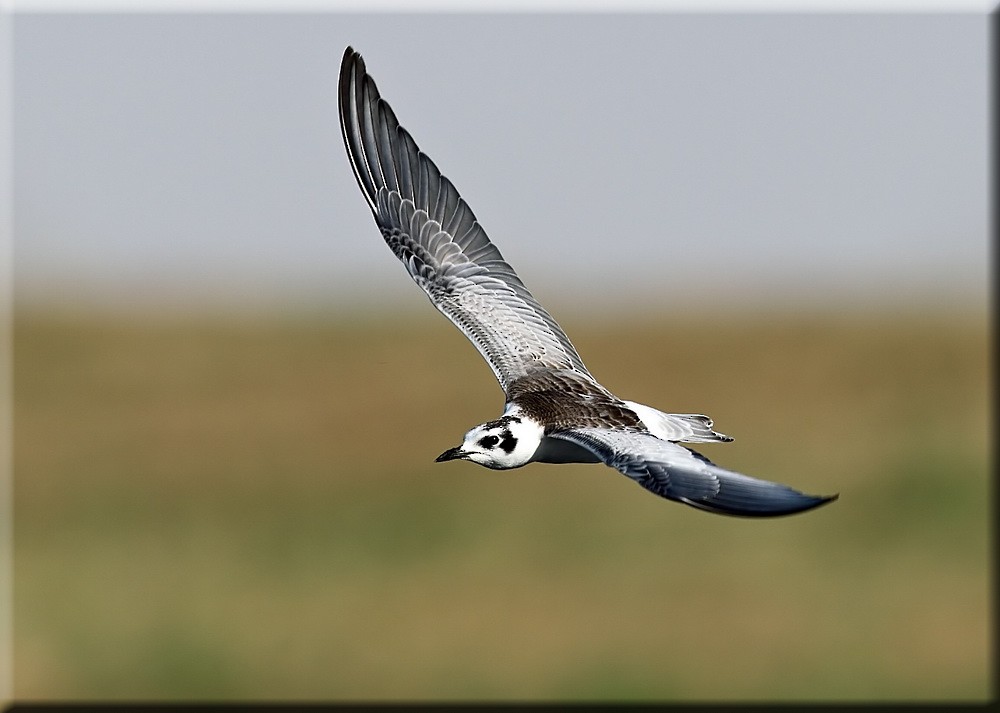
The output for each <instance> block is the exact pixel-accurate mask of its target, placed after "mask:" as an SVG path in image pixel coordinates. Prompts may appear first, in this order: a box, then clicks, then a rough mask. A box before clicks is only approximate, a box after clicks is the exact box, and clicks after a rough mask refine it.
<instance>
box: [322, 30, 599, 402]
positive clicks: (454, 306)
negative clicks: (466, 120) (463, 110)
mask: <svg viewBox="0 0 1000 713" xmlns="http://www.w3.org/2000/svg"><path fill="white" fill-rule="evenodd" d="M340 126H341V130H342V131H343V134H344V144H345V146H346V147H347V155H348V156H349V157H350V159H351V166H352V167H353V169H354V175H355V177H356V178H357V180H358V185H359V186H360V187H361V192H362V193H364V196H365V199H366V200H367V201H368V206H369V207H370V208H371V210H372V213H373V214H374V216H375V222H376V223H378V226H379V228H381V229H382V236H383V237H384V238H385V241H386V243H388V245H389V247H390V248H392V251H393V252H394V253H395V254H396V257H398V258H399V259H400V260H402V262H403V264H404V265H405V266H406V269H407V271H409V273H410V277H412V278H413V280H414V281H415V282H416V283H417V284H418V285H420V287H421V288H422V289H423V290H424V291H425V292H426V293H427V295H428V296H429V297H430V299H431V302H432V303H433V304H434V306H435V307H437V308H438V309H439V310H440V311H441V312H443V313H444V314H445V315H446V316H447V317H448V318H449V319H451V321H452V322H454V323H455V325H456V326H457V327H458V328H459V329H461V330H462V332H463V333H464V334H465V336H467V337H468V338H469V339H470V340H471V341H472V343H473V344H475V345H476V348H477V349H479V351H480V353H481V354H482V355H483V357H485V359H486V361H487V362H488V363H489V365H490V367H491V368H492V369H493V372H494V373H495V374H496V376H497V379H498V380H499V381H500V385H501V386H502V387H503V388H504V390H505V391H506V390H507V387H508V385H509V384H510V383H511V382H512V381H513V380H515V379H516V378H518V377H520V376H524V375H526V374H527V373H528V372H529V371H532V370H533V369H536V368H539V367H548V368H553V369H572V370H574V371H577V372H579V373H582V374H584V375H586V376H588V377H590V374H589V372H588V371H587V369H586V367H585V366H584V365H583V361H582V360H581V359H580V356H579V354H577V353H576V349H574V348H573V345H572V344H571V343H570V341H569V338H568V337H567V336H566V334H565V333H564V332H563V331H562V329H561V328H560V327H559V325H558V324H556V321H555V320H554V319H552V317H551V316H549V314H548V312H546V311H545V310H544V309H543V308H542V306H541V305H539V304H538V302H536V301H535V299H534V298H533V297H532V296H531V293H530V292H528V290H527V288H525V286H524V284H523V283H522V282H521V280H520V279H519V278H518V276H517V275H516V274H515V273H514V270H513V268H511V266H510V265H508V264H507V263H506V262H505V261H504V259H503V256H502V255H501V254H500V251H499V250H497V249H496V247H494V245H493V244H492V243H491V242H490V240H489V238H488V237H486V233H485V232H484V231H483V229H482V227H481V226H480V225H479V223H478V222H477V221H476V217H475V216H474V215H473V214H472V211H471V210H470V209H469V206H468V205H466V203H465V201H464V200H463V199H462V197H461V196H459V195H458V191H456V190H455V187H454V186H453V185H452V184H451V181H449V180H448V179H447V178H445V177H444V176H442V175H441V173H440V171H438V169H437V167H436V166H435V165H434V162H433V161H431V160H430V159H429V158H428V157H427V156H426V155H425V154H424V153H422V152H421V151H420V150H419V149H418V148H417V145H416V144H415V143H414V141H413V139H412V138H411V137H410V134H409V133H408V132H407V131H406V130H405V129H404V128H402V127H401V126H400V125H399V123H398V122H397V121H396V117H395V115H394V114H393V112H392V109H391V108H390V107H389V105H388V104H387V103H386V101H385V100H384V99H382V98H381V97H380V96H379V93H378V89H377V88H376V87H375V82H374V81H373V80H372V78H371V76H369V75H368V73H367V72H366V71H365V63H364V60H363V59H362V58H361V55H359V54H358V53H357V52H355V51H354V50H353V49H351V48H350V47H348V48H347V51H346V52H345V53H344V60H343V64H342V65H341V69H340ZM591 378H592V377H591Z"/></svg>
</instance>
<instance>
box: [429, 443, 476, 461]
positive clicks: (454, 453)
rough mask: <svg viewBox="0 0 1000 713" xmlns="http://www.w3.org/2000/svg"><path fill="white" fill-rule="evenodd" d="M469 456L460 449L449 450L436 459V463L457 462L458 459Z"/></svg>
mask: <svg viewBox="0 0 1000 713" xmlns="http://www.w3.org/2000/svg"><path fill="white" fill-rule="evenodd" d="M467 455H469V454H468V453H466V452H465V451H463V450H462V449H461V448H460V447H456V448H449V449H448V450H446V451H445V452H444V453H442V454H441V455H439V456H438V457H437V458H435V459H434V462H435V463H443V462H444V461H446V460H456V459H458V458H465V456H467Z"/></svg>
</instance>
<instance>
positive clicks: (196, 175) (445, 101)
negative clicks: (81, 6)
mask: <svg viewBox="0 0 1000 713" xmlns="http://www.w3.org/2000/svg"><path fill="white" fill-rule="evenodd" d="M347 44H351V45H353V46H354V47H355V48H357V49H358V50H359V51H361V52H362V54H363V55H364V56H365V58H366V60H367V63H368V67H369V70H370V71H371V73H372V74H373V76H374V77H375V79H376V81H377V82H378V84H379V87H380V90H381V91H382V94H383V96H385V97H386V98H387V99H388V101H389V102H390V103H391V105H392V106H393V108H394V110H395V112H396V114H397V116H398V117H399V120H400V122H401V123H402V124H403V125H404V126H405V127H406V128H407V129H409V130H410V132H411V133H412V134H413V136H414V138H415V139H416V141H417V143H418V145H419V146H420V147H421V148H422V149H423V150H425V151H426V152H427V153H428V154H429V155H430V156H431V157H432V158H433V159H434V160H435V162H436V163H437V164H438V166H439V167H440V168H441V170H442V172H443V173H444V174H445V175H447V176H448V177H449V178H451V179H452V180H453V182H454V183H455V184H456V186H457V187H458V189H459V190H460V191H461V192H462V194H463V196H464V197H465V198H466V200H467V201H468V202H469V204H470V205H471V207H472V208H473V210H474V211H475V212H476V215H477V216H478V218H479V219H480V221H481V222H482V223H483V225H484V227H485V228H486V230H487V232H488V233H489V235H490V236H491V237H492V238H493V240H494V241H495V242H497V244H498V245H499V247H500V249H501V251H502V252H503V253H504V255H505V257H507V259H508V260H509V261H510V262H511V263H512V264H513V265H514V267H515V268H516V269H517V270H518V272H519V273H520V274H521V276H522V278H523V279H524V280H525V282H526V284H527V285H528V287H529V288H530V289H532V291H533V292H534V293H535V294H536V296H538V297H539V298H541V299H542V300H543V301H544V302H546V303H556V302H559V301H562V302H564V303H566V302H569V301H571V300H573V299H576V300H580V301H582V304H584V305H588V306H592V305H597V304H604V303H607V304H611V305H614V304H621V303H622V302H623V301H625V300H629V299H633V300H635V299H638V300H642V301H644V302H646V303H649V304H656V303H659V302H663V303H664V304H670V303H668V302H667V300H672V301H673V302H672V303H673V304H676V305H678V306H679V307H680V308H686V309H690V308H694V307H696V306H697V304H698V303H699V301H700V300H702V299H707V300H708V301H709V302H712V303H714V304H715V305H720V306H723V307H725V306H739V305H744V304H747V303H753V302H758V301H768V300H772V299H775V298H776V297H781V298H787V299H790V300H792V301H793V302H796V303H803V304H805V303H826V302H840V301H843V300H857V299H859V298H863V299H875V300H881V301H885V302H887V303H893V304H896V303H906V302H907V301H909V300H911V299H914V298H920V299H924V300H927V299H930V300H932V301H934V300H938V301H941V302H944V303H949V302H956V301H958V302H961V301H966V300H968V299H970V298H971V299H973V300H979V301H980V302H984V301H985V295H986V291H987V284H988V269H989V267H988V264H987V263H988V259H987V257H988V237H987V233H988V230H987V225H988V214H987V176H988V168H987V166H988V164H987V153H988V152H987V101H988V97H987V81H988V78H987V18H986V17H985V16H983V15H973V14H968V15H940V14H913V15H905V14H891V15H865V14H857V15H817V14H805V15H783V14H755V15H733V14H712V15H696V14H645V15H572V14H562V15H513V14H508V15H483V14H477V15H455V14H451V15H444V14H440V15H433V14H432V15H427V14H425V15H400V14H387V15H359V14H314V15H307V14H294V15H281V14H274V13H271V14H262V15H249V14H226V15H205V14H190V15H187V14H169V15H125V14H104V15H91V16H85V15H58V14H55V15H23V14H20V15H17V16H16V18H15V23H14V53H13V54H14V67H13V78H14V94H13V111H14V209H15V213H14V228H15V243H14V249H15V252H14V268H15V288H16V294H17V295H18V297H19V298H20V299H23V300H25V301H30V300H33V299H43V298H44V299H48V300H55V301H59V302H64V303H77V302H80V301H87V300H103V301H108V302H119V303H133V302H134V303H137V304H138V303H142V304H145V303H146V302H149V301H157V300H166V301H168V302H169V301H180V302H184V301H190V302H192V303H205V304H229V305H234V304H235V305H238V304H256V303H260V302H268V301H270V300H278V301H287V300H292V301H305V302H315V303H318V304H325V305H331V304H345V305H348V306H352V307H353V306H362V305H368V304H386V303H388V304H397V302H396V300H400V299H402V300H409V302H408V303H407V304H408V305H417V306H419V307H421V308H422V307H423V305H422V304H421V303H420V300H421V299H422V298H421V297H420V295H419V293H418V292H417V290H416V288H415V287H413V286H412V285H411V284H410V283H409V281H408V279H407V278H406V275H405V272H404V271H403V269H402V267H401V266H400V265H399V264H397V263H396V262H395V259H394V258H393V257H392V255H391V253H390V252H389V251H388V250H387V248H386V247H385V245H384V244H383V243H382V241H381V239H380V237H379V234H378V231H377V229H376V228H375V225H374V223H373V221H372V220H371V216H370V214H369V213H368V212H367V209H366V207H365V204H364V201H363V199H362V197H361V194H360V193H359V191H358V189H357V188H356V186H355V185H354V179H353V177H352V175H351V172H350V168H349V166H348V163H347V160H346V157H345V154H344V150H343V146H342V144H341V138H340V135H339V127H338V125H337V116H336V93H335V89H336V86H335V85H336V80H337V71H338V68H339V62H340V57H341V54H342V53H343V49H344V47H345V46H346V45H347Z"/></svg>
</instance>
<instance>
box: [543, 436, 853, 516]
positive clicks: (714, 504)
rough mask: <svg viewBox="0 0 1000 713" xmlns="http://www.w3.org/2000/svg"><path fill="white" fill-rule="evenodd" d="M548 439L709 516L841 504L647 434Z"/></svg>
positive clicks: (788, 511)
mask: <svg viewBox="0 0 1000 713" xmlns="http://www.w3.org/2000/svg"><path fill="white" fill-rule="evenodd" d="M547 435H548V436H549V437H550V438H560V439H563V440H566V441H570V442H572V443H575V444H577V445H579V446H583V447H584V448H586V449H587V450H589V451H591V452H592V453H593V454H594V455H596V456H597V457H598V458H600V459H601V460H602V461H604V463H605V464H607V465H609V466H611V467H612V468H615V469H617V470H619V471H621V472H622V473H624V474H625V475H627V476H628V477H630V478H632V479H633V480H634V481H636V482H637V483H639V485H641V486H642V487H644V488H646V489H647V490H649V491H651V492H653V493H656V494H657V495H659V496H661V497H664V498H669V499H670V500H676V501H678V502H682V503H686V504H688V505H691V506H693V507H696V508H700V509H702V510H708V511H709V512H715V513H722V514H725V515H744V516H747V517H767V516H774V515H791V514H792V513H797V512H802V511H803V510H809V509H811V508H814V507H817V506H819V505H822V504H824V503H828V502H830V501H831V500H836V498H837V496H836V495H833V496H830V497H818V496H814V495H805V494H804V493H800V492H799V491H797V490H793V489H792V488H789V487H788V486H787V485H781V484H780V483H772V482H769V481H766V480H758V479H757V478H751V477H749V476H746V475H742V474H741V473H734V472H733V471H731V470H725V469H724V468H720V467H719V466H717V465H715V464H714V463H712V462H711V461H710V460H708V459H707V458H705V457H704V456H702V455H701V454H699V453H695V452H694V451H692V450H691V449H689V448H685V447H684V446H680V445H677V444H676V443H670V442H669V441H663V440H660V439H659V438H657V437H656V436H653V435H650V434H648V433H638V432H634V431H621V430H610V429H603V428H577V429H573V430H566V431H556V432H552V433H549V434H547Z"/></svg>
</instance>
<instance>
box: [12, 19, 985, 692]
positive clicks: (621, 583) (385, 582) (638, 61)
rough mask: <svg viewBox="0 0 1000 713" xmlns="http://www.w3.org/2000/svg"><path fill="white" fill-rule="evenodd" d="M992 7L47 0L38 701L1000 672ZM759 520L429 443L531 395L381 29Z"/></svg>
mask: <svg viewBox="0 0 1000 713" xmlns="http://www.w3.org/2000/svg"><path fill="white" fill-rule="evenodd" d="M987 40H988V32H987V20H986V17H985V16H983V15H975V14H954V15H947V14H870V15H866V14H852V15H848V14H844V15H829V14H822V15H821V14H798V15H791V14H778V13H767V14H753V15H736V14H724V13H719V14H707V15H698V14H633V15H610V14H606V15H585V14H555V15H516V14H496V15H488V14H480V15H461V14H421V15H402V14H391V13H389V14H370V15H366V14H333V13H327V14H280V13H267V14H223V15H209V14H204V15H203V14H176V13H175V14H143V15H128V14H115V13H104V14H93V15H85V14H76V15H70V14H24V13H21V14H18V15H17V16H16V17H15V19H14V23H13V52H12V55H13V69H12V81H13V96H12V106H13V119H14V137H15V143H14V172H13V182H14V195H13V197H14V208H15V212H14V234H15V241H14V278H15V282H14V297H15V303H14V304H15V310H14V322H13V334H14V340H13V351H14V409H13V410H14V422H15V427H14V434H13V436H14V510H15V520H14V536H15V551H14V658H15V668H14V692H15V695H16V696H17V697H18V698H20V699H25V700H31V699H46V700H51V699H60V698H74V699H102V700H114V699H177V700H180V699H183V700H191V699H205V700H225V699H253V698H268V699H291V700H345V699H353V700H397V699H407V700H449V699H474V700H512V699H513V700H525V699H539V700H546V699H580V700H591V699H635V700H710V701H719V700H841V701H849V700H919V699H935V700H939V699H951V700H983V699H986V698H988V697H990V696H992V695H993V694H994V690H993V688H992V683H991V678H990V672H991V671H992V670H993V666H992V665H991V664H992V661H991V652H992V641H991V638H990V632H992V630H993V621H992V619H991V613H990V608H989V606H988V601H989V585H990V582H991V576H990V566H989V554H990V551H989V545H988V542H989V534H990V526H989V518H988V511H989V507H988V503H989V499H990V497H992V494H991V490H990V487H989V478H988V474H989V472H990V469H991V465H992V461H991V452H990V450H989V447H988V442H989V431H990V428H989V426H990V421H989V399H988V396H987V394H988V393H989V391H990V389H991V387H992V383H991V381H992V378H991V372H990V370H989V367H988V364H989V359H988V355H989V347H990V341H989V329H988V317H989V308H988V296H989V268H988V266H987V262H988V253H989V250H988V239H987V233H988V230H987V225H988V204H987V175H988V169H987V143H988V142H987V126H988V122H987V113H988V112H987V102H988V99H987V85H988V76H987V50H988V42H987ZM348 44H350V45H353V46H354V47H355V48H357V49H358V50H360V51H361V52H362V53H363V54H364V56H365V58H366V60H367V62H368V67H369V70H370V71H371V73H372V74H373V75H374V77H375V79H376V81H377V82H378V84H379V88H380V90H381V92H382V94H383V96H385V97H386V98H387V99H388V101H389V102H390V103H391V105H392V107H393V109H394V110H395V112H396V114H397V116H398V117H399V119H400V122H401V123H402V124H403V125H404V126H405V127H406V128H407V129H409V130H410V132H411V133H412V134H413V136H414V138H415V140H416V141H417V143H418V144H419V145H420V147H421V148H422V149H424V150H425V151H426V152H427V153H428V154H429V155H430V156H431V157H433V159H434V160H435V161H436V163H437V164H438V166H439V167H440V168H441V169H442V172H443V173H445V174H446V175H447V176H448V177H449V178H451V179H452V180H453V181H454V183H455V184H456V185H457V186H458V188H459V190H460V191H461V192H462V194H463V196H464V197H465V198H466V200H468V202H469V204H470V205H471V207H472V208H473V210H475V212H476V214H477V216H478V218H479V219H480V221H481V222H482V223H483V225H484V226H485V227H486V230H487V231H488V232H489V234H490V235H491V237H492V238H493V239H494V240H495V241H496V242H497V243H498V245H499V247H500V249H501V250H502V252H503V254H504V255H505V257H506V258H507V259H508V260H509V261H510V262H511V263H512V264H513V265H514V267H515V268H516V269H517V270H518V272H519V274H520V275H521V277H522V278H523V279H524V281H525V283H526V284H527V285H528V286H529V288H531V289H532V291H533V293H534V294H535V296H536V297H538V298H539V299H540V300H541V301H542V302H543V303H544V304H545V305H546V306H547V307H548V308H549V309H550V311H551V312H552V313H553V314H554V315H555V317H556V318H557V319H558V320H559V321H560V323H561V324H562V325H563V327H564V328H565V329H566V330H567V332H568V333H569V335H570V336H571V338H572V339H573V341H574V343H575V344H576V346H577V347H578V349H579V351H580V352H581V354H582V356H583V358H584V360H585V361H586V363H587V365H588V367H589V368H590V370H591V371H592V372H593V373H594V374H595V376H597V377H598V378H599V379H600V380H601V381H602V382H603V383H604V384H605V385H606V386H608V387H609V388H610V389H611V390H612V391H614V392H615V393H617V394H618V395H620V396H622V397H623V398H629V399H634V400H638V401H641V402H644V403H648V404H650V405H654V406H657V407H659V408H662V409H664V410H669V411H678V412H699V413H707V414H709V415H711V416H712V417H713V418H714V419H715V423H716V426H717V427H718V429H719V430H720V431H722V432H724V433H727V434H730V435H732V436H735V438H736V440H735V442H733V443H730V444H716V445H708V446H705V447H704V448H700V449H699V450H701V451H703V452H704V453H705V455H707V456H708V457H710V458H712V459H713V460H715V461H716V462H719V463H720V464H722V465H725V466H727V467H730V468H733V469H735V470H739V471H743V472H746V473H749V474H751V475H757V476H760V477H764V478H767V479H770V480H778V481H781V482H786V483H789V484H790V485H792V486H794V487H796V488H799V489H801V490H803V491H805V492H809V493H817V494H829V493H833V492H839V493H840V499H839V500H838V501H837V502H836V503H833V504H831V505H829V506H827V507H824V508H822V509H820V510H817V511H814V512H810V513H807V514H804V515H799V516H794V517H790V518H779V519H775V520H767V521H753V520H745V519H738V518H727V517H721V516H715V515H710V514H707V513H703V512H699V511H696V510H694V509H691V508H687V507H684V506H681V505H678V504H675V503H671V502H668V501H665V500H661V499H658V498H656V497H653V496H651V495H650V494H649V493H647V492H645V491H643V490H642V489H641V488H637V487H636V486H635V485H634V484H633V483H631V482H629V481H628V479H626V478H624V477H622V476H621V475H619V474H617V473H616V472H615V471H613V470H610V469H608V468H604V467H599V466H594V465H563V466H546V465H540V464H536V465H532V466H529V467H526V468H523V469H520V470H515V471H510V472H491V471H487V470H485V469H481V468H478V467H476V466H473V465H471V464H463V463H450V464H435V463H434V462H433V460H434V457H435V456H436V455H437V454H438V453H440V452H441V451H442V450H444V449H445V448H447V447H449V446H452V445H455V443H457V442H458V441H459V439H460V438H461V435H462V434H463V433H464V431H465V430H466V429H467V428H469V427H470V426H472V425H474V424H476V423H479V422H482V421H483V420H486V419H488V418H492V417H494V416H495V415H497V414H499V413H500V410H501V409H502V404H503V395H502V392H501V391H500V389H499V387H498V386H497V384H496V383H495V381H494V380H493V378H492V375H491V373H490V371H489V369H488V368H487V367H486V365H485V364H484V363H483V362H482V360H481V359H480V357H479V356H478V354H477V353H476V352H475V350H474V349H473V347H472V346H471V345H470V344H469V343H468V342H467V341H466V340H465V338H464V337H463V336H462V335H461V334H460V333H459V332H458V330H456V329H455V328H454V327H452V326H451V325H450V324H448V323H447V321H446V320H445V319H443V318H442V317H441V316H440V315H438V314H437V313H436V312H435V311H434V310H433V309H432V308H431V307H430V305H429V304H428V303H427V301H426V299H425V298H424V297H423V295H422V294H421V293H420V291H419V290H418V289H417V288H416V287H415V286H414V285H412V284H411V283H410V282H409V280H408V279H407V277H406V275H405V272H404V270H403V268H402V267H401V266H400V265H399V264H398V262H397V261H396V260H395V258H394V257H393V256H392V254H391V253H390V252H389V251H388V250H387V249H386V247H385V245H384V244H383V243H382V241H381V239H380V236H379V234H378V231H377V229H376V227H375V225H374V224H373V222H372V220H371V216H370V214H369V213H368V211H367V209H366V207H365V203H364V201H363V199H362V197H361V195H360V193H359V191H358V189H357V187H356V185H355V184H354V178H353V176H352V174H351V171H350V168H349V165H348V162H347V159H346V156H345V154H344V150H343V147H342V144H341V138H340V135H339V126H338V123H337V114H336V82H337V76H338V69H339V63H340V58H341V55H342V54H343V51H344V48H345V47H346V46H347V45H348Z"/></svg>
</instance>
